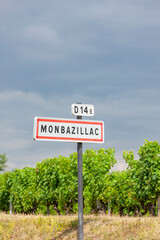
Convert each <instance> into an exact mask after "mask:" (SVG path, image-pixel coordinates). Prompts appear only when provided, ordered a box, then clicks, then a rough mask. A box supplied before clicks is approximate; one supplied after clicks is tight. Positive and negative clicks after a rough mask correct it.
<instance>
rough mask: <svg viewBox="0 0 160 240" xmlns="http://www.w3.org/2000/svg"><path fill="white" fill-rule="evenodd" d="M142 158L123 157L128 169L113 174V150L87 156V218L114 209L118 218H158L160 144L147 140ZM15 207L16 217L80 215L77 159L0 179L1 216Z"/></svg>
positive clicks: (51, 162)
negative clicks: (136, 216) (135, 216)
mask: <svg viewBox="0 0 160 240" xmlns="http://www.w3.org/2000/svg"><path fill="white" fill-rule="evenodd" d="M138 155H139V159H138V160H135V158H134V153H133V151H129V152H128V151H124V152H123V158H124V159H125V162H126V163H127V164H128V167H127V169H126V170H124V171H110V170H111V168H112V167H113V166H114V164H115V163H116V162H117V161H116V158H115V149H114V148H109V149H103V148H101V149H99V150H93V149H88V150H86V151H85V152H84V153H83V197H84V213H92V212H97V211H98V210H100V209H103V210H104V211H105V212H107V211H108V207H109V208H110V210H111V213H113V214H120V215H139V216H140V215H146V214H148V215H156V214H157V200H158V198H159V196H160V145H159V143H158V142H157V141H154V142H152V141H148V140H145V142H144V144H143V145H142V146H141V147H140V148H139V151H138ZM10 202H11V203H12V205H13V211H14V212H15V213H26V214H28V213H43V214H49V213H51V214H68V213H76V212H78V181H77V153H72V154H70V156H69V157H63V156H59V157H58V158H57V157H55V158H52V159H44V160H43V161H42V162H40V163H37V164H36V167H35V168H29V167H25V168H23V169H15V170H13V171H12V172H5V173H3V174H0V211H5V212H8V211H9V203H10ZM97 202H98V203H99V204H98V207H97Z"/></svg>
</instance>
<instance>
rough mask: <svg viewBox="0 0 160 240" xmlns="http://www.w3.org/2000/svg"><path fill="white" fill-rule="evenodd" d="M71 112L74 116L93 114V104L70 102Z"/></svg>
mask: <svg viewBox="0 0 160 240" xmlns="http://www.w3.org/2000/svg"><path fill="white" fill-rule="evenodd" d="M71 112H72V114H73V115H74V116H94V106H93V105H91V104H79V103H77V104H72V105H71Z"/></svg>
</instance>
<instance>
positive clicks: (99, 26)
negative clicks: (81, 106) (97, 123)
mask: <svg viewBox="0 0 160 240" xmlns="http://www.w3.org/2000/svg"><path fill="white" fill-rule="evenodd" d="M159 12H160V1H159V0H123V1H119V0H101V1H97V0H81V1H75V0H59V1H53V0H48V1H42V0H27V1H26V0H5V1H4V0H0V22H1V24H0V112H1V117H0V153H1V154H2V153H6V155H7V157H8V166H9V168H8V170H12V169H14V168H23V167H24V166H35V164H36V163H37V162H40V161H42V159H44V158H49V157H55V156H59V155H64V156H68V155H69V154H70V153H72V152H75V151H76V147H77V146H76V143H62V142H37V141H34V140H33V137H32V136H33V119H34V117H35V116H42V117H56V118H75V117H74V116H72V115H71V104H73V103H76V102H82V103H86V104H93V105H94V107H95V115H94V117H91V118H87V119H91V120H103V121H104V123H105V142H104V144H89V143H85V144H83V149H84V151H85V149H87V148H93V149H99V148H101V147H103V148H108V147H114V148H115V150H116V158H117V161H118V164H117V169H122V168H123V167H124V166H125V165H124V162H123V160H122V154H123V150H133V151H134V153H135V157H138V156H137V151H138V149H139V147H140V146H141V145H142V144H143V143H144V139H148V140H152V141H155V140H158V141H160V14H159Z"/></svg>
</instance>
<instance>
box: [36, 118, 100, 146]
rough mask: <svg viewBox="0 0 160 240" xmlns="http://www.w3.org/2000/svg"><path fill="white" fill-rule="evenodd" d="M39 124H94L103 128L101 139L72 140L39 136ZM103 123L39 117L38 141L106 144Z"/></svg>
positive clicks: (37, 120) (70, 138)
mask: <svg viewBox="0 0 160 240" xmlns="http://www.w3.org/2000/svg"><path fill="white" fill-rule="evenodd" d="M39 122H60V123H76V124H93V125H100V126H101V139H87V138H72V137H44V136H38V130H39ZM103 130H104V129H103V122H98V121H87V120H85V121H84V120H80V121H78V120H69V119H68V120H67V119H56V118H55V119H49V118H40V117H37V119H36V140H53V141H56V140H57V141H72V142H74V141H76V142H95V143H96V142H97V143H103V142H104V139H103V138H104V133H103V132H104V131H103Z"/></svg>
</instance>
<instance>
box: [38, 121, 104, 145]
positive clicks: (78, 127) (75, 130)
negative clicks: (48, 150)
mask: <svg viewBox="0 0 160 240" xmlns="http://www.w3.org/2000/svg"><path fill="white" fill-rule="evenodd" d="M33 138H34V139H35V140H39V141H67V142H93V143H103V142H104V123H103V121H88V120H74V119H57V118H43V117H35V118H34V132H33Z"/></svg>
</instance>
